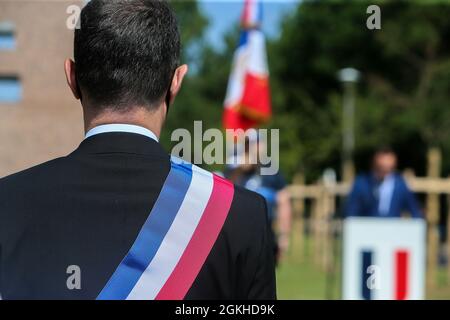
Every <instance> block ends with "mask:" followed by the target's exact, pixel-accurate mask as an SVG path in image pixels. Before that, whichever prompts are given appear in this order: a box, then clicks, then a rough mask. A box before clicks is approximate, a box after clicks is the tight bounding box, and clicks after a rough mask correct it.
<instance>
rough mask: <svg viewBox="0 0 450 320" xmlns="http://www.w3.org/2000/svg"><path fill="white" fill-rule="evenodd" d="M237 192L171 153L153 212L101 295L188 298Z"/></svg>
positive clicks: (229, 184) (120, 297)
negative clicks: (167, 171) (168, 169)
mask: <svg viewBox="0 0 450 320" xmlns="http://www.w3.org/2000/svg"><path fill="white" fill-rule="evenodd" d="M233 195H234V187H233V184H231V183H230V182H229V181H227V180H225V179H223V178H221V177H219V176H216V175H214V174H211V173H210V172H208V171H205V170H203V169H201V168H199V167H197V166H195V165H192V164H189V163H187V162H184V161H182V160H180V159H177V158H172V160H171V169H170V172H169V174H168V176H167V178H166V181H165V182H164V185H163V187H162V189H161V193H160V194H159V196H158V199H157V200H156V203H155V205H154V207H153V209H152V210H151V212H150V215H149V216H148V218H147V220H146V221H145V223H144V225H143V226H142V229H141V230H140V232H139V234H138V236H137V238H136V240H135V242H134V243H133V246H132V247H131V249H130V250H129V251H128V253H127V255H126V256H125V258H124V259H123V260H122V262H121V263H120V264H119V266H118V267H117V269H116V270H115V272H114V273H113V275H112V276H111V278H110V279H109V281H108V283H107V284H106V286H105V287H104V288H103V290H102V291H101V292H100V294H99V296H98V297H97V299H98V300H125V299H127V300H133V299H134V300H152V299H158V300H168V299H173V300H181V299H183V298H184V297H185V295H186V293H187V292H188V290H189V289H190V287H191V286H192V283H193V282H194V280H195V279H196V277H197V275H198V273H199V272H200V269H201V268H202V266H203V264H204V262H205V260H206V258H207V257H208V255H209V253H210V252H211V249H212V247H213V245H214V243H215V241H216V240H217V237H218V236H219V233H220V230H221V229H222V226H223V224H224V222H225V219H226V217H227V215H228V212H229V210H230V206H231V202H232V200H233Z"/></svg>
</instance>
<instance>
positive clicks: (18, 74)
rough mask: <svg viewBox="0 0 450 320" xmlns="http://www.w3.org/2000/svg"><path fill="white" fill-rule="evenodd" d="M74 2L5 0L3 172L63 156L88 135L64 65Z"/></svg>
mask: <svg viewBox="0 0 450 320" xmlns="http://www.w3.org/2000/svg"><path fill="white" fill-rule="evenodd" d="M71 4H77V5H82V1H64V0H60V1H55V0H53V1H44V0H0V177H2V176H5V175H8V174H11V173H13V172H15V171H18V170H22V169H25V168H27V167H30V166H33V165H35V164H38V163H41V162H44V161H47V160H49V159H52V158H55V157H58V156H64V155H66V154H67V153H69V152H70V151H72V150H73V149H74V148H75V147H76V146H77V145H78V144H79V142H80V141H81V139H82V138H83V125H82V113H81V106H80V104H79V102H78V101H76V100H75V99H74V98H73V97H72V95H71V92H70V90H69V88H68V87H67V85H66V80H65V76H64V69H63V62H64V59H65V58H67V57H71V56H72V42H73V31H72V30H70V29H68V28H67V26H66V21H67V19H68V17H69V14H67V13H66V10H67V7H68V6H69V5H71Z"/></svg>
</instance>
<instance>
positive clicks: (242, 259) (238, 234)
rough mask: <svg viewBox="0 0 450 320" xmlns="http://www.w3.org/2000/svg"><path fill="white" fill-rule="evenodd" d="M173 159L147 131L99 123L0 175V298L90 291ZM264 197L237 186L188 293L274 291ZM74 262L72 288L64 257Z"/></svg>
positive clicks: (264, 294) (113, 261)
mask: <svg viewBox="0 0 450 320" xmlns="http://www.w3.org/2000/svg"><path fill="white" fill-rule="evenodd" d="M169 169H170V158H169V156H168V155H167V154H166V152H165V151H164V150H163V149H162V147H161V146H160V145H159V144H158V143H157V142H156V141H154V140H152V139H150V138H148V137H146V136H142V135H138V134H133V133H103V134H99V135H96V136H93V137H90V138H88V139H86V140H85V141H83V142H82V143H81V145H80V146H79V148H78V149H77V150H75V151H74V152H73V153H71V154H70V155H68V156H66V157H63V158H58V159H55V160H52V161H50V162H47V163H44V164H41V165H39V166H36V167H33V168H31V169H28V170H25V171H23V172H19V173H16V174H14V175H11V176H9V177H6V178H3V179H0V250H1V252H0V254H1V255H0V257H1V258H0V292H1V294H2V297H3V299H95V298H96V297H97V295H98V294H99V292H100V291H101V290H102V288H103V287H104V286H105V284H106V283H107V281H108V279H109V278H110V276H111V275H112V273H113V272H114V271H115V269H116V267H117V266H118V265H119V263H120V262H121V260H122V259H123V258H124V256H125V255H126V253H127V252H128V250H129V249H130V247H131V246H132V244H133V242H134V240H135V239H136V237H137V234H138V233H139V231H140V229H141V227H142V225H143V223H144V222H145V220H146V219H147V217H148V214H149V212H150V211H151V208H152V207H153V205H154V203H155V201H156V198H157V196H158V194H159V192H160V190H161V187H162V185H163V182H164V181H165V178H166V177H167V175H168V173H169ZM266 210H267V208H266V204H265V201H264V200H263V198H262V197H261V196H259V195H257V194H255V193H253V192H250V191H247V190H244V189H242V188H239V187H236V189H235V193H234V198H233V201H232V204H231V209H230V212H229V214H228V217H227V220H226V221H225V224H224V226H223V228H222V230H221V232H220V234H219V237H218V239H217V241H216V243H215V245H214V246H213V248H212V251H211V253H210V254H209V256H208V258H207V259H206V262H205V264H204V265H203V267H202V269H201V271H200V273H199V275H198V276H197V278H196V280H195V281H194V283H193V285H192V287H191V288H190V290H189V291H188V293H187V295H186V299H274V298H275V276H274V266H273V260H274V259H273V255H272V244H271V240H270V238H269V235H268V234H269V233H268V232H269V226H268V223H267V214H266ZM70 265H77V266H79V267H80V268H81V289H80V290H77V289H75V290H69V289H68V288H67V285H66V281H67V278H68V277H69V276H70V274H67V273H66V271H67V267H68V266H70Z"/></svg>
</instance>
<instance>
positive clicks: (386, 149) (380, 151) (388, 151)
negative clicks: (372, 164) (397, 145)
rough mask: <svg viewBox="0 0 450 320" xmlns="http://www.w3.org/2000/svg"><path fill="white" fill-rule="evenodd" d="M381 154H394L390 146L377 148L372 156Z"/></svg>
mask: <svg viewBox="0 0 450 320" xmlns="http://www.w3.org/2000/svg"><path fill="white" fill-rule="evenodd" d="M382 154H393V155H396V154H395V151H394V149H393V148H392V147H391V146H380V147H378V148H377V149H376V150H375V152H374V153H373V156H374V157H375V156H377V155H382Z"/></svg>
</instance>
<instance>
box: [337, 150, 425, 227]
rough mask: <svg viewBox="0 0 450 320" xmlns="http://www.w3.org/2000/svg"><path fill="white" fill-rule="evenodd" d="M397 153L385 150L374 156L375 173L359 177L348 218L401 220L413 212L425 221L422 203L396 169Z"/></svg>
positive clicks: (349, 207) (356, 181) (351, 198)
mask: <svg viewBox="0 0 450 320" xmlns="http://www.w3.org/2000/svg"><path fill="white" fill-rule="evenodd" d="M396 166H397V156H396V154H395V152H394V151H393V150H392V149H390V148H388V147H383V148H380V149H378V150H377V151H376V152H375V154H374V157H373V163H372V172H370V173H368V174H364V175H360V176H358V177H357V178H356V180H355V182H354V184H353V187H352V190H351V192H350V194H349V197H348V199H347V203H346V208H345V212H344V214H345V216H347V217H380V218H383V217H391V218H396V217H401V216H402V213H403V212H405V211H406V212H409V214H410V215H411V217H413V218H422V217H423V215H422V212H421V209H420V208H419V205H418V202H417V200H416V198H415V196H414V194H413V193H412V192H411V190H410V189H409V188H408V186H407V184H406V182H405V180H404V179H403V177H402V176H401V175H400V174H398V173H397V172H396V171H395V169H396Z"/></svg>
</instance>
